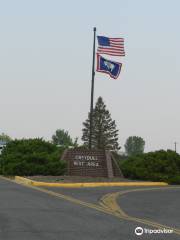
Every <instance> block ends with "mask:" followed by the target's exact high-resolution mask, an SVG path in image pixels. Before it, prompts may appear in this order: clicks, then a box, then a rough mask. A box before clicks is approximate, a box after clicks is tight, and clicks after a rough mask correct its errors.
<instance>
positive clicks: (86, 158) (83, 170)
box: [62, 148, 123, 178]
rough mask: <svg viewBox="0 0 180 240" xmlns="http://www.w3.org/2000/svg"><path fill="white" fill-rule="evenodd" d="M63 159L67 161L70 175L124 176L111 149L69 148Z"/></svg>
mask: <svg viewBox="0 0 180 240" xmlns="http://www.w3.org/2000/svg"><path fill="white" fill-rule="evenodd" d="M62 160H65V161H67V164H68V175H70V176H87V177H108V178H112V177H123V175H122V172H121V170H120V168H119V166H118V164H117V162H116V160H115V159H114V158H113V155H112V154H111V152H110V151H103V150H82V149H78V148H74V149H67V150H65V152H64V154H63V156H62Z"/></svg>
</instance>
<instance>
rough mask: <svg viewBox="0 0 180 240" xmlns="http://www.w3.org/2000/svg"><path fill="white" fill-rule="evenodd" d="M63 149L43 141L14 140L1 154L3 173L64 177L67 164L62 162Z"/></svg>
mask: <svg viewBox="0 0 180 240" xmlns="http://www.w3.org/2000/svg"><path fill="white" fill-rule="evenodd" d="M63 150H64V149H63V148H58V147H57V146H56V145H54V144H52V143H49V142H46V141H44V140H43V139H23V140H14V141H11V142H9V143H8V144H7V146H6V147H5V148H4V149H3V151H2V154H1V157H0V159H1V166H2V167H1V172H2V171H3V174H5V175H20V176H24V175H26V176H27V175H28V176H32V175H62V174H64V173H65V171H66V163H65V162H64V161H61V160H60V157H61V155H62V153H63Z"/></svg>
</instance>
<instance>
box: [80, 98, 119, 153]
mask: <svg viewBox="0 0 180 240" xmlns="http://www.w3.org/2000/svg"><path fill="white" fill-rule="evenodd" d="M83 126H84V128H83V129H82V131H83V136H82V140H83V142H84V145H85V146H88V144H89V137H90V114H88V119H87V120H86V121H85V122H84V123H83ZM92 148H94V149H106V150H118V149H120V147H119V144H118V130H117V129H116V123H115V121H113V120H112V119H111V114H110V113H109V111H108V110H107V109H106V105H105V104H104V102H103V99H102V97H99V98H98V100H97V102H96V106H95V108H94V110H93V124H92Z"/></svg>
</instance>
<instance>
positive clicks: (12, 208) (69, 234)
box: [0, 178, 180, 240]
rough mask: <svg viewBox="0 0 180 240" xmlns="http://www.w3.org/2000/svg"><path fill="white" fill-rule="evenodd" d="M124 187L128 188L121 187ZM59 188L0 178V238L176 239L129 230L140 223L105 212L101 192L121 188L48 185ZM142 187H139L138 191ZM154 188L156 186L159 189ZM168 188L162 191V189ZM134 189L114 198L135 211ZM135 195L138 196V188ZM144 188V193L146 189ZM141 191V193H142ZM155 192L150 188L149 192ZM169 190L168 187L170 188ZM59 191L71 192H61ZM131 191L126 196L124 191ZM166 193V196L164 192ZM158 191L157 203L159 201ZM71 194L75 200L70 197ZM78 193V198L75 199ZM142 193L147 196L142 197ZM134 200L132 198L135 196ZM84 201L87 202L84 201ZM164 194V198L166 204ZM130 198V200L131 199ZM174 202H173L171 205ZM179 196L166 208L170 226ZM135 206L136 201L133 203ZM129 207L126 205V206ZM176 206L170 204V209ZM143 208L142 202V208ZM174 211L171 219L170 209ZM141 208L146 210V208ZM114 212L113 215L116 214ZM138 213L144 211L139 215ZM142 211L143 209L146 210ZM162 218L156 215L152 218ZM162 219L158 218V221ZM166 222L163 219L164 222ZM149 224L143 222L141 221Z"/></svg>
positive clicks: (143, 225)
mask: <svg viewBox="0 0 180 240" xmlns="http://www.w3.org/2000/svg"><path fill="white" fill-rule="evenodd" d="M126 189H127V188H126ZM48 190H50V191H51V192H56V193H57V194H58V193H59V194H60V196H59V197H58V195H57V196H56V195H53V194H51V193H50V192H48V191H47V192H46V189H42V191H41V190H40V189H38V188H31V187H27V186H23V185H20V184H17V183H14V182H12V181H8V180H5V179H1V178H0V240H61V239H62V240H134V239H143V240H144V239H153V240H154V239H157V240H164V239H170V240H171V239H172V240H177V239H180V235H178V234H168V235H164V234H161V235H160V234H157V235H156V236H155V235H152V234H143V235H141V236H137V235H135V233H134V230H135V228H136V227H137V226H139V224H138V223H137V222H135V221H133V220H130V219H128V220H127V219H123V218H121V217H118V215H117V214H115V213H114V214H110V213H109V212H108V210H104V211H101V209H100V208H98V207H96V205H97V206H98V202H99V200H100V199H101V197H102V196H103V195H104V194H107V193H112V192H117V191H121V190H124V188H123V189H122V188H98V189H66V190H65V189H59V188H58V189H52V188H51V189H48ZM172 192H173V193H174V194H173V199H174V198H175V197H179V196H180V195H179V192H178V190H177V191H173V190H172ZM142 193H143V192H141V194H142ZM149 193H150V192H149ZM158 193H159V191H158V190H157V191H155V194H158ZM168 193H169V191H167V192H166V194H167V195H169V194H168ZM133 194H134V193H132V194H131V193H130V194H127V195H123V196H121V197H120V198H118V202H119V201H120V202H119V204H122V205H123V204H124V205H123V207H124V208H125V210H126V211H130V212H129V214H131V213H133V214H135V215H136V216H137V214H138V213H139V211H140V204H139V210H138V209H137V212H132V211H134V210H133V207H132V206H131V208H130V207H129V206H128V205H127V204H126V202H127V201H128V202H129V204H130V205H132V204H131V203H130V200H131V199H130V198H132V195H133ZM135 194H137V195H136V196H135V197H134V198H138V196H139V195H138V192H137V193H135ZM146 194H147V193H146ZM146 194H145V195H141V199H142V204H141V205H143V198H145V197H146V196H147V195H146ZM152 194H154V192H153V193H152ZM170 194H171V191H170ZM63 196H71V198H72V200H71V198H68V197H67V198H66V197H63ZM129 196H131V197H129ZM164 197H165V196H164ZM160 198H161V197H159V200H158V198H157V200H158V201H159V202H158V203H157V204H159V205H161V202H162V201H161V199H160ZM73 199H74V200H73ZM76 199H80V200H81V201H76ZM145 199H146V198H145ZM134 201H135V200H134ZM87 203H92V205H91V204H87ZM171 203H172V199H171V198H170V197H169V200H167V202H164V206H165V205H166V204H171ZM133 204H135V203H133ZM176 204H177V205H176ZM178 205H179V203H178V201H176V202H173V204H172V208H171V209H172V211H171V210H169V212H168V215H167V216H168V217H169V216H170V217H171V219H172V220H171V226H176V227H177V226H179V225H178V224H176V221H177V220H178V219H179V215H180V212H179V215H178V213H177V212H176V211H178V207H179V206H178ZM134 207H136V206H134ZM129 209H130V210H129ZM174 209H175V210H174ZM142 210H143V211H145V210H146V206H144V208H142ZM174 213H176V216H175V221H174V220H173V215H172V214H174ZM145 214H147V213H146V212H145ZM116 215H117V216H116ZM140 217H143V214H142V216H140ZM146 217H147V215H146ZM157 220H159V221H161V220H162V219H161V218H157ZM161 223H162V222H161ZM167 223H168V222H167ZM140 226H141V227H142V228H148V227H149V226H148V224H141V225H140Z"/></svg>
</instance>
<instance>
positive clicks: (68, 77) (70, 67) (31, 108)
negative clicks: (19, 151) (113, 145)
mask: <svg viewBox="0 0 180 240" xmlns="http://www.w3.org/2000/svg"><path fill="white" fill-rule="evenodd" d="M179 9H180V1H179V0H171V1H169V0H151V1H150V0H149V1H148V0H136V1H134V0H125V1H124V0H111V1H105V0H103V1H101V0H99V1H97V0H96V1H95V0H91V1H85V0H84V1H83V0H76V1H73V0H71V1H70V0H66V1H61V0H6V1H4V0H1V1H0V36H1V37H0V87H1V88H0V132H5V133H7V134H9V135H10V136H11V137H13V138H22V137H25V138H28V137H44V138H45V139H50V138H51V136H52V134H53V133H54V132H55V130H56V129H58V128H63V129H65V130H68V131H69V133H70V134H71V136H72V137H73V138H75V137H76V136H78V137H79V139H81V135H82V131H81V130H82V122H83V121H84V120H85V119H86V118H87V113H88V111H89V107H90V84H91V66H92V41H93V27H94V26H96V27H97V34H99V35H107V36H111V37H124V38H125V50H126V57H125V58H117V59H116V60H118V61H120V62H122V63H123V69H122V73H121V76H120V78H119V79H118V80H110V78H109V76H108V75H105V74H102V73H97V74H96V79H95V100H96V99H97V97H98V96H102V97H103V99H104V101H105V103H106V105H107V108H108V109H109V110H110V112H111V114H112V118H113V119H114V120H116V123H117V127H118V129H119V143H120V145H121V146H122V147H123V146H124V143H125V140H126V139H127V137H128V136H132V135H137V136H141V137H143V138H144V139H145V141H146V151H150V150H157V149H160V148H161V149H162V148H163V149H167V148H174V142H175V141H177V142H179V145H177V148H178V149H180V108H179V103H180V94H179V91H180V30H179V22H180V14H179ZM179 152H180V151H179Z"/></svg>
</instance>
